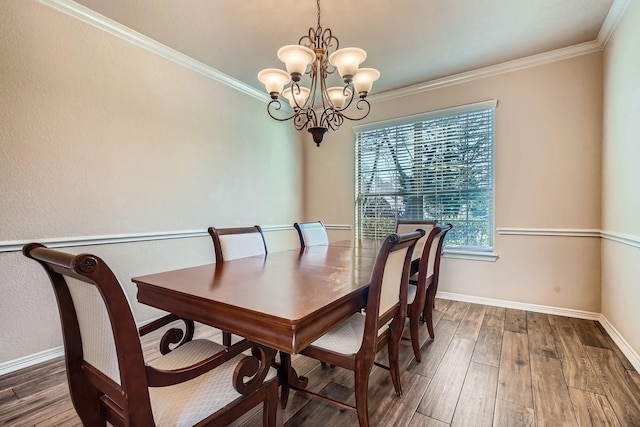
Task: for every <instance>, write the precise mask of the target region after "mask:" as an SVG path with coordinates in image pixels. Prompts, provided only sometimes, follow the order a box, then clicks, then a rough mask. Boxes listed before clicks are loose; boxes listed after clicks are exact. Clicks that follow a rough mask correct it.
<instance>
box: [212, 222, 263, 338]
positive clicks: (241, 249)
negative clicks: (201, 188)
mask: <svg viewBox="0 0 640 427" xmlns="http://www.w3.org/2000/svg"><path fill="white" fill-rule="evenodd" d="M208 231H209V235H210V236H211V239H212V240H213V252H214V254H215V256H216V262H224V261H231V260H234V259H239V258H246V257H250V256H256V255H265V256H266V255H267V242H266V241H265V239H264V234H263V233H262V228H260V226H259V225H254V226H253V227H231V228H215V227H209V229H208ZM222 343H223V344H224V345H231V333H230V332H227V331H222Z"/></svg>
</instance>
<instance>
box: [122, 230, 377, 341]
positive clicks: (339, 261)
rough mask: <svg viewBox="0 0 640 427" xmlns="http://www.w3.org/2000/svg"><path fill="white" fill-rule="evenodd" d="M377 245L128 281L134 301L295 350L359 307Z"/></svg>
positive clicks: (344, 245) (278, 255) (276, 255)
mask: <svg viewBox="0 0 640 427" xmlns="http://www.w3.org/2000/svg"><path fill="white" fill-rule="evenodd" d="M378 246H379V244H376V243H375V242H372V243H364V242H359V241H345V242H337V243H335V244H334V243H332V244H330V245H328V246H324V245H323V246H311V247H308V248H305V249H304V250H298V249H296V250H289V251H282V252H272V253H269V254H268V255H267V256H266V257H264V256H256V257H248V258H241V259H237V260H233V261H225V262H221V263H216V264H207V265H202V266H197V267H190V268H184V269H180V270H173V271H167V272H163V273H157V274H150V275H146V276H140V277H135V278H133V279H132V281H133V282H134V283H136V284H137V285H138V301H140V302H141V303H144V304H148V305H151V306H154V307H157V308H160V309H163V310H166V311H170V312H173V313H176V314H178V315H181V316H184V317H187V318H191V319H193V320H196V321H200V322H203V323H206V324H209V325H211V326H215V327H219V328H221V329H224V330H227V331H230V332H233V333H236V334H238V335H241V336H244V337H246V338H248V339H251V340H254V341H256V342H259V343H261V344H264V345H268V346H270V347H272V348H276V349H279V350H282V351H286V352H288V353H296V352H298V351H300V350H302V349H303V348H304V347H306V346H307V345H309V344H310V343H311V342H313V341H314V340H315V339H317V338H319V337H320V336H321V335H322V334H323V333H325V332H326V331H328V330H329V329H330V328H331V327H333V326H335V325H336V324H338V323H339V322H340V321H342V320H344V319H346V318H347V317H349V316H350V315H351V314H353V313H355V312H356V311H358V310H359V309H360V308H361V307H363V306H364V304H365V302H366V294H367V289H368V284H369V280H370V278H371V271H372V269H373V264H374V261H375V257H376V255H377V252H378V249H377V248H378Z"/></svg>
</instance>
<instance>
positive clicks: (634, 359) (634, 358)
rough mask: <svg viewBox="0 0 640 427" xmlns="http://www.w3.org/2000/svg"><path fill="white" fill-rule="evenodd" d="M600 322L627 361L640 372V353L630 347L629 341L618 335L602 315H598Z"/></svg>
mask: <svg viewBox="0 0 640 427" xmlns="http://www.w3.org/2000/svg"><path fill="white" fill-rule="evenodd" d="M600 324H601V325H602V327H603V328H604V329H605V331H607V333H608V334H609V336H610V337H611V339H612V340H613V342H615V343H616V345H617V346H618V348H620V351H622V353H623V354H624V355H625V356H626V357H627V359H629V362H630V363H631V365H633V367H634V369H635V370H636V371H637V372H640V355H639V354H638V353H636V352H635V351H634V350H633V348H631V346H630V345H629V343H628V342H627V341H626V340H625V339H624V338H623V337H622V335H620V333H619V332H618V330H617V329H616V328H614V327H613V325H612V324H611V323H610V322H609V320H608V319H607V318H606V317H604V315H600Z"/></svg>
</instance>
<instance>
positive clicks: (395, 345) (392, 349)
mask: <svg viewBox="0 0 640 427" xmlns="http://www.w3.org/2000/svg"><path fill="white" fill-rule="evenodd" d="M411 340H412V341H413V337H412V338H411ZM416 342H418V341H417V339H416ZM388 350H389V372H390V373H391V382H393V388H394V390H395V392H396V395H397V396H398V397H400V396H402V384H401V383H400V364H399V363H398V358H399V354H400V339H393V337H392V338H391V339H390V341H389V346H388ZM418 351H419V350H418Z"/></svg>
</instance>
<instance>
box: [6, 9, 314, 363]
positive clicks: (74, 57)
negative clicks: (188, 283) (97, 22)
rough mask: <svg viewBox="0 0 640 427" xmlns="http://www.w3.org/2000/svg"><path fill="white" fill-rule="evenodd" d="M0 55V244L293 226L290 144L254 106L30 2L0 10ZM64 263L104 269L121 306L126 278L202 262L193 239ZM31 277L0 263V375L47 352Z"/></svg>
mask: <svg viewBox="0 0 640 427" xmlns="http://www.w3.org/2000/svg"><path fill="white" fill-rule="evenodd" d="M0 46H1V48H0V197H1V200H0V218H1V221H0V241H5V242H6V241H13V240H17V241H23V240H35V241H37V240H39V239H45V238H74V237H83V236H98V235H117V234H131V233H154V232H167V231H182V230H206V228H207V227H208V226H209V225H218V226H230V225H244V224H249V225H253V224H263V225H279V224H292V223H293V222H294V221H296V220H299V219H300V217H301V216H302V193H301V184H300V182H301V179H300V177H301V175H302V170H301V166H300V164H301V160H302V153H301V149H300V144H299V143H298V141H297V139H296V138H297V134H296V133H295V132H294V131H293V130H292V127H291V126H284V125H281V124H280V123H277V122H275V121H273V120H272V119H270V118H269V117H268V116H267V114H266V112H265V103H264V102H262V101H260V100H256V99H254V98H251V97H249V96H247V95H244V94H242V93H240V92H237V91H235V90H233V89H231V88H229V87H227V86H224V85H222V84H220V83H218V82H216V81H214V80H211V79H209V78H206V77H204V76H202V75H200V74H197V73H194V72H193V71H190V70H188V69H186V68H184V67H181V66H179V65H177V64H175V63H172V62H169V61H167V60H165V59H163V58H161V57H158V56H155V55H153V54H151V53H149V52H147V51H145V50H143V49H140V48H138V47H136V46H134V45H132V44H130V43H127V42H125V41H123V40H121V39H119V38H116V37H114V36H112V35H110V34H107V33H105V32H103V31H100V30H98V29H96V28H94V27H92V26H90V25H87V24H84V23H82V22H80V21H78V20H76V19H73V18H70V17H68V16H66V15H64V14H61V13H59V12H57V11H55V10H53V9H50V8H48V7H46V6H43V5H41V4H38V3H36V2H34V1H21V0H7V1H3V2H1V3H0ZM250 206H251V207H250ZM249 207H250V208H249ZM268 234H269V235H268V236H267V238H268V239H269V240H270V242H269V243H272V245H273V248H272V249H277V248H282V247H286V246H288V245H297V237H296V234H295V232H294V231H293V230H292V231H290V232H289V231H286V232H282V233H277V232H273V233H268ZM278 234H283V236H277V235H278ZM72 250H73V251H76V252H77V251H82V250H84V251H91V252H95V253H96V254H98V255H100V256H104V258H105V259H107V261H108V262H111V263H112V264H114V270H116V271H117V274H118V275H119V276H120V279H121V281H122V282H123V284H125V286H126V287H127V288H128V291H129V292H130V296H132V297H134V298H133V300H135V289H133V288H131V286H130V282H129V279H130V277H132V276H135V275H137V274H141V273H143V272H147V273H149V272H152V271H158V270H162V269H168V268H172V267H176V268H177V267H181V266H188V265H195V264H202V263H205V262H211V261H212V260H213V254H212V251H211V248H210V242H209V241H208V240H207V239H206V238H193V239H180V240H173V241H159V242H147V243H132V244H118V245H107V246H95V247H91V248H74V249H72ZM34 267H37V266H36V265H33V263H30V262H28V261H27V260H26V259H25V258H23V257H22V255H21V254H19V253H0V292H1V294H2V299H1V300H0V324H1V325H2V335H0V363H2V362H4V361H7V360H13V359H16V358H19V357H21V356H26V355H29V354H33V353H36V352H39V351H43V350H47V349H50V348H52V347H55V346H59V345H61V341H60V334H59V327H58V324H59V322H58V318H57V313H56V311H55V310H56V308H55V302H54V301H53V293H52V291H51V290H50V285H49V284H48V283H47V282H46V281H44V280H43V278H44V275H43V274H42V272H40V271H39V270H37V268H34ZM135 309H136V317H137V320H145V319H147V318H149V317H150V316H152V315H154V313H153V312H151V311H150V310H149V309H148V308H144V307H140V306H136V307H135Z"/></svg>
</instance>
